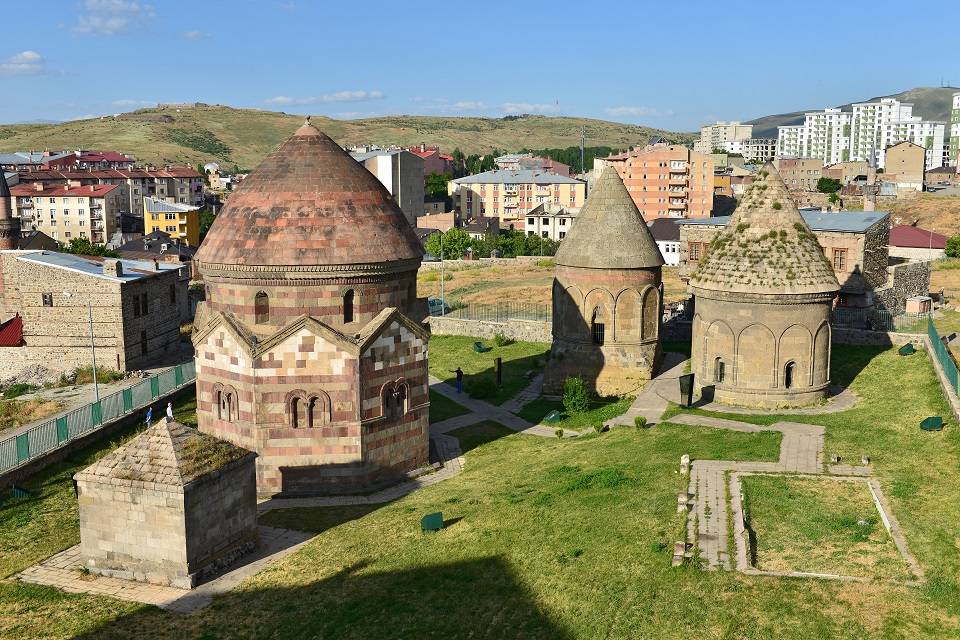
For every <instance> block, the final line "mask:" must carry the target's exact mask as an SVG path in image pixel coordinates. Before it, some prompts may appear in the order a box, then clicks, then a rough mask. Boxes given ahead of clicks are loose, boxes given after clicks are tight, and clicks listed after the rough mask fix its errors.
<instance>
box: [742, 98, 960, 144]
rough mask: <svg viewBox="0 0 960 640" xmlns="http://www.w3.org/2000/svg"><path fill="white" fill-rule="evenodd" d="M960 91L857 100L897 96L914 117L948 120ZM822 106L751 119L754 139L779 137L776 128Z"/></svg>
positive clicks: (800, 121)
mask: <svg viewBox="0 0 960 640" xmlns="http://www.w3.org/2000/svg"><path fill="white" fill-rule="evenodd" d="M957 91H960V89H957V88H955V87H918V88H916V89H910V90H909V91H901V92H900V93H894V94H891V95H888V96H877V97H875V98H868V99H867V100H857V102H873V101H874V100H880V99H881V98H896V99H897V100H900V101H902V102H912V103H913V115H915V116H920V117H921V118H923V119H924V120H933V121H935V122H944V123H949V122H950V109H951V106H952V101H953V94H954V93H955V92H957ZM852 105H853V103H852V102H848V103H847V104H842V105H840V106H839V107H834V108H839V109H843V110H844V111H850V110H851V106H852ZM823 108H824V107H817V108H813V109H806V110H805V111H794V112H791V113H778V114H776V115H772V116H763V117H762V118H756V119H755V120H748V121H747V122H746V124H752V125H753V136H754V137H755V138H776V137H777V127H788V126H792V125H797V124H803V114H804V113H805V112H807V111H820V110H823Z"/></svg>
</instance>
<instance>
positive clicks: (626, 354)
mask: <svg viewBox="0 0 960 640" xmlns="http://www.w3.org/2000/svg"><path fill="white" fill-rule="evenodd" d="M554 261H555V263H556V271H555V276H554V280H553V346H552V348H551V350H550V360H549V362H548V363H547V367H546V370H545V372H544V390H545V391H546V392H547V393H560V392H561V391H562V390H563V383H564V380H566V378H567V377H571V376H580V377H582V378H583V379H584V380H585V381H586V382H587V383H588V385H590V386H591V387H592V388H593V389H594V390H595V391H596V392H597V393H600V394H602V395H613V394H621V393H626V392H628V391H631V390H633V389H636V387H637V386H638V385H639V384H640V383H641V382H643V381H644V380H649V379H650V378H651V377H652V376H653V374H654V371H655V369H656V367H657V365H658V364H659V361H660V356H661V352H660V325H661V317H662V304H661V301H662V300H663V291H662V286H661V281H660V271H661V267H662V266H663V256H661V255H660V250H659V249H658V248H657V243H656V241H655V240H654V239H653V236H652V235H651V233H650V230H649V228H648V227H647V225H646V223H645V222H644V221H643V216H642V215H641V214H640V211H639V210H638V209H637V206H636V205H635V204H634V202H633V199H632V198H631V197H630V193H629V192H628V191H627V188H626V187H625V186H624V185H623V181H622V180H621V179H620V176H619V175H617V171H616V169H613V168H609V167H608V168H607V169H606V170H604V172H603V173H602V174H601V175H600V179H599V180H598V181H597V185H596V186H595V187H594V188H593V190H592V191H591V192H590V196H589V197H588V198H587V202H586V204H585V205H584V207H583V210H582V211H581V212H580V215H579V216H577V223H576V224H575V225H574V226H573V228H572V229H571V230H570V232H569V233H568V234H567V237H566V239H565V240H564V241H563V243H562V244H561V245H560V248H559V250H558V251H557V255H556V256H555V259H554Z"/></svg>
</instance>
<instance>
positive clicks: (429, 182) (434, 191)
mask: <svg viewBox="0 0 960 640" xmlns="http://www.w3.org/2000/svg"><path fill="white" fill-rule="evenodd" d="M452 178H453V177H452V176H451V175H450V174H449V173H431V174H430V175H428V176H426V177H424V179H423V190H424V191H425V192H426V193H427V195H429V196H433V197H434V198H446V197H447V183H448V182H450V180H451V179H452Z"/></svg>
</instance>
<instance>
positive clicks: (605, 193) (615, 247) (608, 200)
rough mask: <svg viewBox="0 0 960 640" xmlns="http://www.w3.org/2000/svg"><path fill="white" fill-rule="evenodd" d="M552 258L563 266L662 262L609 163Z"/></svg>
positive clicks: (640, 266) (625, 266) (627, 265)
mask: <svg viewBox="0 0 960 640" xmlns="http://www.w3.org/2000/svg"><path fill="white" fill-rule="evenodd" d="M554 260H555V262H556V263H557V264H559V265H563V266H567V267H587V268H591V269H645V268H646V269H649V268H653V267H659V266H661V265H663V256H661V255H660V249H658V248H657V242H656V240H654V239H653V235H651V233H650V229H648V228H647V224H646V223H645V222H644V221H643V216H642V215H641V214H640V211H639V210H638V209H637V205H635V204H634V203H633V199H632V198H631V197H630V193H629V192H628V191H627V188H626V187H625V186H623V180H621V179H620V176H619V175H618V174H617V170H616V169H614V168H613V167H607V168H606V169H604V170H603V173H601V174H600V179H599V180H598V181H597V184H596V186H595V187H594V188H593V190H591V191H590V196H589V197H588V198H587V202H586V204H585V205H584V207H583V209H581V210H580V215H578V216H577V220H576V223H575V224H574V225H573V228H572V229H570V232H569V233H568V234H567V237H566V238H565V239H564V241H563V242H562V243H561V244H560V248H559V249H558V250H557V255H556V256H555V258H554Z"/></svg>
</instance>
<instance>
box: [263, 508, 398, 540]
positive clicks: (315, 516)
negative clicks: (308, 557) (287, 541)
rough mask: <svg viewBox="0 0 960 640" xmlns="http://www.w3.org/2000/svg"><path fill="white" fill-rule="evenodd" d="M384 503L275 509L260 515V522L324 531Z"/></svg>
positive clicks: (295, 528)
mask: <svg viewBox="0 0 960 640" xmlns="http://www.w3.org/2000/svg"><path fill="white" fill-rule="evenodd" d="M385 504H387V503H383V504H358V505H346V506H336V507H316V508H313V509H283V508H279V509H273V510H272V511H268V512H267V513H265V514H263V515H262V516H260V524H263V525H266V526H268V527H278V528H281V529H294V530H295V531H307V532H310V533H323V532H324V531H326V530H327V529H332V528H334V527H338V526H340V525H341V524H344V523H347V522H351V521H353V520H359V519H360V518H362V517H364V516H366V515H368V514H370V513H373V512H374V511H376V510H377V509H379V508H380V507H382V506H384V505H385Z"/></svg>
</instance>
